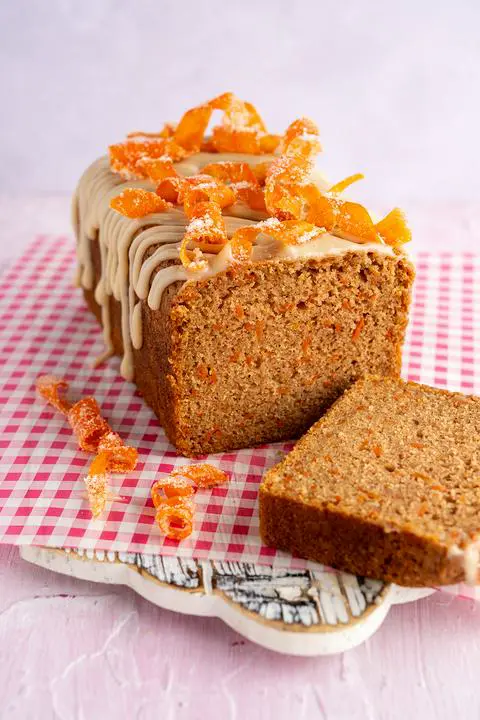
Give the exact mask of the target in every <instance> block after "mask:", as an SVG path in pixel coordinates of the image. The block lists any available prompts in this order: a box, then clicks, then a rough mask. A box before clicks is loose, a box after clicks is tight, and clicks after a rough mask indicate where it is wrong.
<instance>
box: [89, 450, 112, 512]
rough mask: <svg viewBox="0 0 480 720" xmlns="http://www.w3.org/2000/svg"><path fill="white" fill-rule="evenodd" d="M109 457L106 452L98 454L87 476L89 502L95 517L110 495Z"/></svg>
mask: <svg viewBox="0 0 480 720" xmlns="http://www.w3.org/2000/svg"><path fill="white" fill-rule="evenodd" d="M107 470H108V457H107V455H106V453H100V454H99V455H97V456H96V457H95V458H94V459H93V461H92V464H91V465H90V469H89V471H88V475H87V476H86V478H85V486H86V488H87V496H88V503H89V505H90V510H91V512H92V515H93V517H94V518H97V517H99V516H100V515H101V514H102V512H103V510H104V509H105V505H106V503H107V497H108V474H107Z"/></svg>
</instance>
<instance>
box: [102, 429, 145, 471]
mask: <svg viewBox="0 0 480 720" xmlns="http://www.w3.org/2000/svg"><path fill="white" fill-rule="evenodd" d="M98 452H99V453H104V454H106V456H107V458H108V470H109V472H113V473H126V472H131V471H132V470H135V468H136V466H137V460H138V450H137V449H136V448H134V447H130V446H129V445H125V443H124V442H123V440H122V438H121V437H120V435H118V434H117V433H116V432H113V431H112V430H110V432H108V433H106V434H105V435H103V437H102V438H101V439H100V442H99V443H98Z"/></svg>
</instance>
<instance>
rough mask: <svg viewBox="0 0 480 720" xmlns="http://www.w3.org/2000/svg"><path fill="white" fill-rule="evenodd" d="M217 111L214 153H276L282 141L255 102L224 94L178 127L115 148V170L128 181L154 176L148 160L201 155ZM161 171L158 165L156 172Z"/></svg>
mask: <svg viewBox="0 0 480 720" xmlns="http://www.w3.org/2000/svg"><path fill="white" fill-rule="evenodd" d="M215 110H220V111H221V112H223V113H224V121H223V124H222V125H220V126H217V127H215V128H213V130H212V137H211V139H210V141H209V145H210V149H211V150H213V151H214V152H215V151H216V152H223V151H225V152H252V153H255V154H261V153H272V152H275V150H276V148H277V147H278V145H279V144H280V141H281V138H280V136H277V135H270V134H268V133H267V132H266V128H265V124H264V122H263V120H262V119H261V117H260V115H259V114H258V112H257V110H256V109H255V107H254V106H253V105H252V104H251V103H246V102H243V100H240V98H238V97H236V96H235V95H234V94H233V93H224V94H223V95H219V96H218V97H216V98H213V100H210V101H209V102H207V103H204V104H202V105H198V106H197V107H194V108H192V109H191V110H187V112H186V113H184V115H183V116H182V118H181V120H180V122H179V123H178V125H177V126H176V127H175V128H174V127H173V126H172V125H165V126H164V128H163V130H161V131H160V132H158V133H142V132H135V133H131V134H130V135H129V136H128V137H127V139H126V140H125V141H124V142H122V143H117V144H115V145H111V146H110V148H109V150H110V164H111V167H112V170H114V171H115V172H118V173H120V174H121V175H123V176H124V177H126V178H131V177H140V178H142V177H150V175H149V173H148V170H147V168H146V165H145V163H144V158H151V159H158V160H164V161H165V162H166V163H168V162H172V161H173V162H178V161H179V160H182V159H183V158H185V157H188V156H189V155H191V154H193V153H195V152H198V151H199V150H200V149H201V148H202V145H203V144H204V136H205V133H206V130H207V127H208V124H209V122H210V119H211V117H212V113H213V112H214V111H215ZM159 171H160V166H159V164H157V166H156V172H159Z"/></svg>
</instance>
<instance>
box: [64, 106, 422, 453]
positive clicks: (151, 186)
mask: <svg viewBox="0 0 480 720" xmlns="http://www.w3.org/2000/svg"><path fill="white" fill-rule="evenodd" d="M218 111H219V112H221V113H222V114H223V120H222V122H221V123H220V124H218V125H215V124H214V125H213V127H212V128H211V129H210V125H211V119H212V115H213V114H214V113H215V112H218ZM319 151H320V144H319V140H318V129H317V127H316V126H315V124H314V123H313V122H311V121H310V120H307V119H305V118H302V119H299V120H296V121H294V122H292V123H291V125H290V126H289V127H288V128H287V130H286V131H285V133H284V134H283V135H281V136H280V135H272V134H270V133H268V132H267V129H266V127H265V125H264V123H263V121H262V119H261V118H260V116H259V115H258V113H257V111H256V110H255V108H254V107H253V106H252V105H251V104H250V103H248V102H243V101H241V100H239V99H238V98H236V97H235V96H234V95H232V94H231V93H226V94H224V95H221V96H219V97H217V98H214V99H213V100H211V101H210V102H207V103H205V104H203V105H200V106H198V107H195V108H193V109H191V110H188V111H187V112H186V113H185V114H184V115H183V117H182V118H181V119H180V122H179V123H178V124H177V125H169V124H167V125H165V126H164V127H163V129H162V130H160V131H159V132H157V133H143V132H136V133H131V134H130V135H129V136H128V137H127V139H126V140H125V141H123V142H120V143H118V144H116V145H112V146H111V147H110V149H109V154H108V156H106V157H102V158H100V159H99V160H96V161H95V162H94V163H93V164H92V165H91V166H90V167H89V168H88V169H87V171H86V172H85V173H84V175H83V177H82V178H81V180H80V183H79V185H78V188H77V191H76V194H75V198H74V202H73V223H74V227H75V231H76V235H77V254H78V273H77V280H78V285H79V286H81V288H82V289H83V292H84V295H85V298H86V302H87V304H88V306H89V307H90V309H91V310H92V312H93V313H94V314H95V315H96V317H97V318H98V320H99V322H100V323H101V325H102V327H103V336H104V341H105V345H106V352H105V358H106V357H108V356H109V355H112V354H117V355H119V356H121V358H122V360H121V373H122V375H123V376H124V378H125V379H127V380H130V381H134V382H135V383H136V385H137V387H138V389H139V391H140V392H141V394H142V395H143V397H144V399H145V401H146V402H147V403H148V404H149V405H150V406H151V407H152V409H153V411H154V412H155V414H156V415H157V417H158V418H159V420H160V422H161V423H162V425H163V426H164V428H165V431H166V433H167V435H168V437H169V439H170V440H171V441H172V443H174V444H175V446H176V447H177V449H178V450H179V451H180V452H182V453H183V454H185V455H188V456H194V455H199V454H203V453H210V452H218V451H222V450H232V449H234V448H240V447H246V446H251V445H255V444H258V443H263V442H267V441H276V440H282V439H286V438H292V437H299V436H300V435H301V433H302V432H304V431H305V430H306V429H307V428H308V427H309V426H310V425H311V424H312V422H314V421H315V420H317V419H318V417H319V416H320V415H321V413H322V412H323V411H324V410H325V409H326V408H327V407H329V406H330V404H331V403H332V402H333V401H334V400H335V399H336V398H337V397H338V396H339V395H340V394H341V393H342V392H343V390H345V388H347V387H348V386H349V385H350V384H351V383H352V382H353V381H355V380H356V379H357V378H358V377H360V376H362V375H364V374H365V373H376V374H383V375H390V376H398V374H399V370H400V361H401V347H402V343H403V339H404V333H405V327H406V324H407V316H408V307H409V303H410V291H411V286H412V282H413V277H414V271H413V267H412V264H411V262H410V261H409V260H408V258H407V257H406V255H405V254H404V252H403V251H402V246H403V244H404V243H405V242H407V241H408V240H409V239H410V232H409V230H408V228H407V226H406V224H405V220H404V217H403V214H402V212H401V211H400V210H398V209H395V210H393V211H392V212H390V213H389V214H388V215H387V216H386V217H385V218H384V219H382V220H380V221H379V222H374V221H373V220H372V217H371V216H370V214H369V213H368V211H367V210H366V209H365V208H364V207H362V206H361V205H359V204H358V203H355V202H352V201H350V200H347V199H346V198H345V196H344V192H345V190H346V189H347V187H348V186H349V185H351V184H352V183H353V182H354V181H356V180H358V179H360V178H361V177H362V176H360V175H354V176H351V177H350V178H347V179H346V180H344V181H341V182H339V183H337V184H335V185H333V186H332V185H331V184H329V183H327V182H326V181H325V179H324V178H323V177H322V176H320V175H319V174H318V173H316V172H315V170H314V163H315V158H316V155H317V154H318V152H319Z"/></svg>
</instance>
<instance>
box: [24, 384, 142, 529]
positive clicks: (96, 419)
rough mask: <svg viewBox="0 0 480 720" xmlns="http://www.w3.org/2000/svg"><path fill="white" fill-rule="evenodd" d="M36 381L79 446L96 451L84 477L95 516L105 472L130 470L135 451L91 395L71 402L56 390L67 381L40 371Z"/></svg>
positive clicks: (104, 485) (65, 386) (101, 502)
mask: <svg viewBox="0 0 480 720" xmlns="http://www.w3.org/2000/svg"><path fill="white" fill-rule="evenodd" d="M36 385H37V390H38V393H39V395H41V396H42V397H43V398H45V399H46V400H47V401H48V402H49V403H50V404H51V405H53V406H54V407H55V408H57V409H58V410H59V411H60V412H61V413H63V414H64V415H66V416H67V419H68V422H69V423H70V426H71V428H72V430H73V432H74V434H75V435H76V437H77V439H78V443H79V446H80V448H81V449H82V450H85V451H87V452H94V453H98V454H97V455H96V456H95V458H94V459H93V461H92V464H91V466H90V470H89V472H88V475H87V476H86V478H85V484H86V488H87V494H88V500H89V503H90V509H91V511H92V514H93V516H94V517H98V516H99V515H100V514H101V512H102V511H103V509H104V508H105V504H106V501H107V495H108V492H107V491H108V473H109V472H115V473H123V472H130V471H131V470H134V469H135V467H136V464H137V458H138V452H137V450H136V449H135V448H133V447H129V446H128V445H125V443H124V442H123V440H122V438H121V437H120V435H118V433H116V432H113V430H112V429H111V428H110V426H109V425H108V423H107V421H106V420H104V418H103V417H102V416H101V414H100V408H99V406H98V403H97V401H96V400H95V398H94V397H91V396H87V397H84V398H81V399H80V400H78V401H77V402H76V403H74V404H73V405H71V404H70V403H68V402H67V401H66V400H64V399H63V398H61V397H60V394H59V392H60V391H66V390H68V383H67V382H66V381H65V380H62V379H61V378H57V377H54V376H52V375H41V376H40V377H39V378H38V379H37V383H36Z"/></svg>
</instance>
